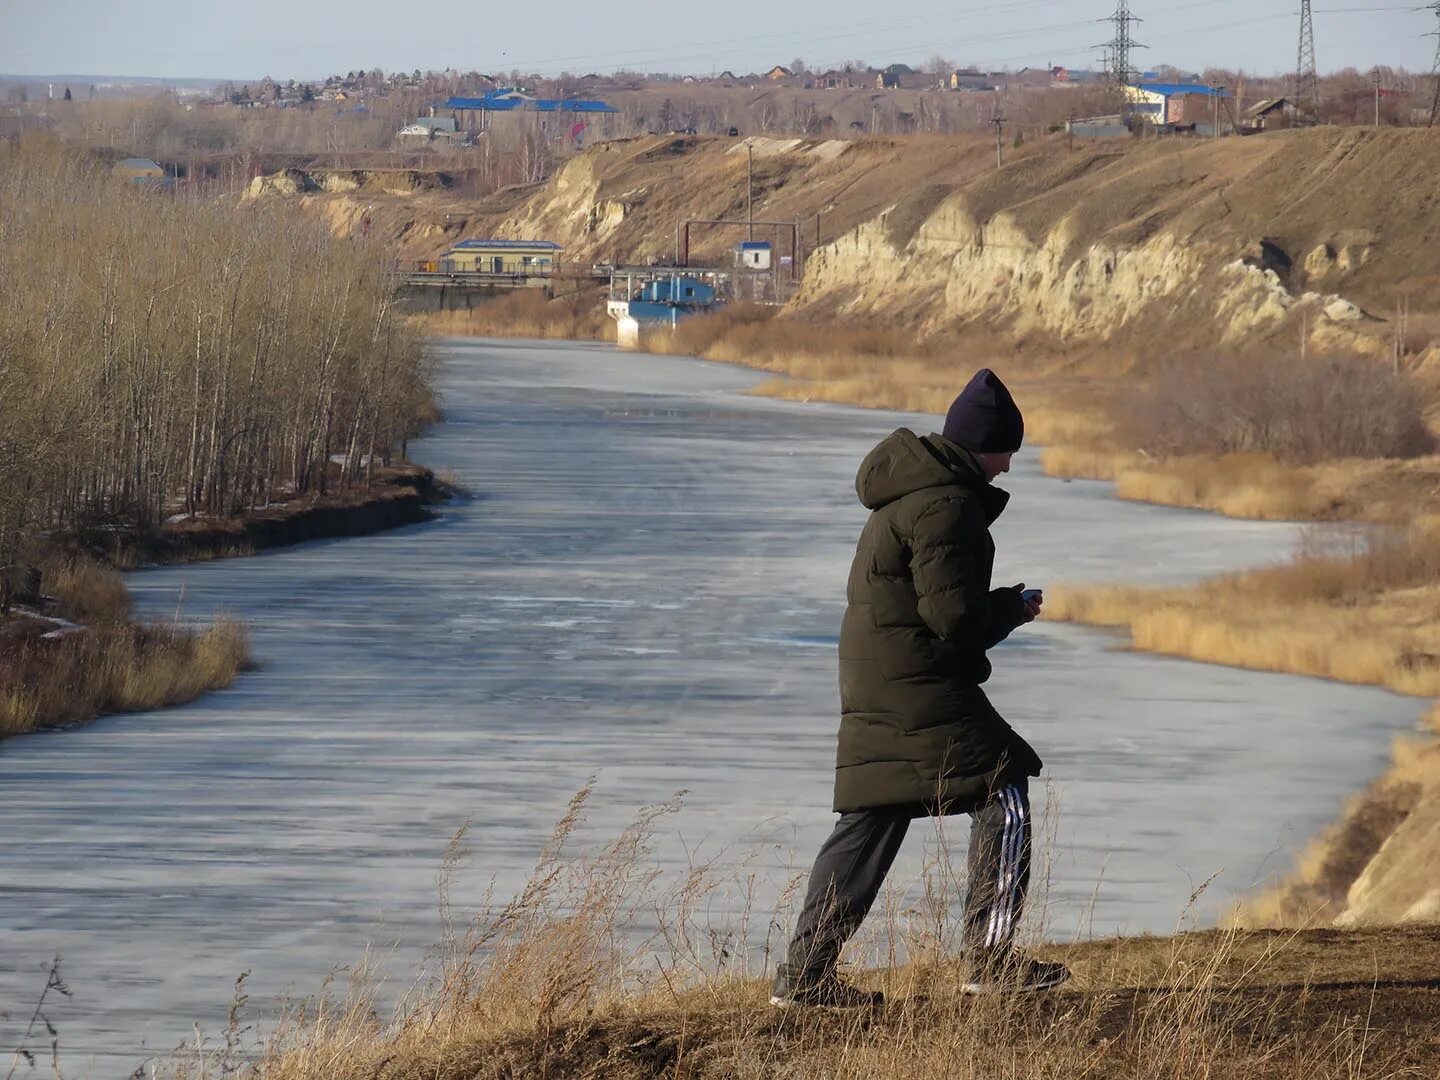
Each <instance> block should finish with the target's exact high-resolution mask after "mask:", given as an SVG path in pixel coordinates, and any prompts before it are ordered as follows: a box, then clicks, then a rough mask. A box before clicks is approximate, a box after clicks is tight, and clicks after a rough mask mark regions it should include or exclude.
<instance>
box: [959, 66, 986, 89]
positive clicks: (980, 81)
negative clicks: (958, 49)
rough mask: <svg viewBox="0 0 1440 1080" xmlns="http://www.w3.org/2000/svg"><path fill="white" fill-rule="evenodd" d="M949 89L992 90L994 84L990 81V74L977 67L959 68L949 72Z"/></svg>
mask: <svg viewBox="0 0 1440 1080" xmlns="http://www.w3.org/2000/svg"><path fill="white" fill-rule="evenodd" d="M949 82H950V89H951V90H976V91H979V90H987V91H988V90H994V89H995V84H994V83H993V82H991V81H990V76H988V75H986V74H985V72H983V71H981V70H980V69H979V68H973V67H972V68H959V69H957V70H955V71H952V72H951V73H950V80H949Z"/></svg>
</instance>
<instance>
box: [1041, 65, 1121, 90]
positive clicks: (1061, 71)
mask: <svg viewBox="0 0 1440 1080" xmlns="http://www.w3.org/2000/svg"><path fill="white" fill-rule="evenodd" d="M1109 77H1110V76H1109V74H1108V73H1107V72H1104V71H1084V70H1081V69H1079V68H1067V67H1054V68H1051V69H1050V78H1051V82H1052V83H1053V84H1054V85H1055V86H1059V87H1070V86H1096V85H1098V84H1100V83H1103V82H1104V81H1105V80H1106V79H1108V78H1109Z"/></svg>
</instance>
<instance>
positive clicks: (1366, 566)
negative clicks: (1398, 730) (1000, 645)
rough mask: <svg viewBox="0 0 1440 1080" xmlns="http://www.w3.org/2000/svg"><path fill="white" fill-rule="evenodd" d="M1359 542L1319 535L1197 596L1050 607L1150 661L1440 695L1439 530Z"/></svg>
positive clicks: (1127, 592) (1074, 598)
mask: <svg viewBox="0 0 1440 1080" xmlns="http://www.w3.org/2000/svg"><path fill="white" fill-rule="evenodd" d="M1350 542H1353V543H1355V544H1357V545H1358V550H1355V551H1353V552H1351V553H1344V552H1340V553H1337V552H1335V551H1334V546H1335V541H1332V540H1330V539H1328V538H1326V537H1325V536H1320V537H1319V539H1317V540H1315V541H1313V542H1312V544H1311V545H1310V546H1309V550H1306V551H1302V552H1301V553H1300V555H1299V556H1298V557H1297V558H1296V559H1295V560H1294V561H1293V562H1292V563H1289V564H1286V565H1282V566H1273V567H1266V568H1262V569H1259V570H1251V571H1247V572H1244V573H1240V574H1232V575H1227V576H1225V577H1222V578H1218V579H1216V580H1214V581H1210V582H1206V583H1204V584H1201V585H1198V586H1195V587H1193V588H1135V587H1126V586H1093V587H1065V586H1061V587H1057V588H1056V589H1055V590H1054V591H1053V594H1052V595H1051V596H1050V597H1049V598H1048V603H1047V605H1046V609H1045V610H1046V614H1047V615H1048V616H1049V617H1051V618H1057V619H1061V620H1064V621H1069V622H1083V623H1090V624H1092V625H1099V626H1116V627H1124V628H1125V629H1127V630H1128V631H1129V632H1130V635H1131V639H1132V640H1133V642H1134V645H1135V647H1136V648H1138V649H1142V650H1144V651H1147V652H1158V653H1165V654H1169V655H1173V656H1184V657H1188V658H1190V659H1193V660H1203V661H1207V662H1210V663H1216V664H1228V665H1231V666H1233V667H1243V668H1252V669H1255V670H1258V671H1279V672H1287V673H1291V674H1296V675H1314V676H1319V677H1321V678H1327V679H1337V680H1339V681H1341V682H1350V683H1364V684H1371V685H1376V686H1385V687H1388V688H1390V689H1392V690H1395V691H1397V692H1399V693H1402V694H1415V695H1420V696H1433V695H1437V694H1440V533H1437V532H1436V530H1435V529H1434V528H1433V527H1430V526H1427V525H1423V524H1422V525H1417V526H1416V527H1415V528H1414V529H1412V530H1411V531H1409V532H1407V533H1403V534H1398V535H1392V536H1384V537H1380V538H1377V539H1375V540H1374V541H1373V542H1369V543H1365V542H1362V541H1358V540H1352V541H1350Z"/></svg>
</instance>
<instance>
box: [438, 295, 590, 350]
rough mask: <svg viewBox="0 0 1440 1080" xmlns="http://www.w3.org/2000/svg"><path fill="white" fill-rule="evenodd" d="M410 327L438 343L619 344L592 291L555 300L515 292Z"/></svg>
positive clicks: (442, 313)
mask: <svg viewBox="0 0 1440 1080" xmlns="http://www.w3.org/2000/svg"><path fill="white" fill-rule="evenodd" d="M410 321H411V325H412V326H414V327H415V329H416V330H417V331H418V332H420V333H422V334H426V335H429V336H433V337H513V338H543V339H568V340H572V341H614V340H615V324H614V322H613V321H612V320H611V319H610V318H609V317H608V316H607V315H606V314H605V308H604V305H603V304H602V303H600V302H599V300H598V299H597V294H596V293H595V291H594V290H593V289H591V288H585V289H582V290H581V291H578V292H573V293H569V294H567V295H562V296H557V297H555V298H554V299H551V298H550V297H548V296H547V295H546V294H545V292H544V291H543V290H540V289H516V290H514V291H512V292H508V293H505V294H503V295H501V296H496V297H494V298H489V299H484V300H480V301H478V302H477V303H476V304H475V306H474V307H472V308H471V309H470V310H468V311H437V312H429V313H426V314H421V315H412V316H411V320H410Z"/></svg>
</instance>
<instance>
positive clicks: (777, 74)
mask: <svg viewBox="0 0 1440 1080" xmlns="http://www.w3.org/2000/svg"><path fill="white" fill-rule="evenodd" d="M794 77H795V73H794V72H793V71H791V70H790V69H789V68H787V67H783V66H781V65H780V64H776V65H775V66H774V67H773V68H771V69H770V70H769V71H767V72H766V73H765V78H767V79H769V80H770V81H771V82H779V81H780V80H781V79H793V78H794Z"/></svg>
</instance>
